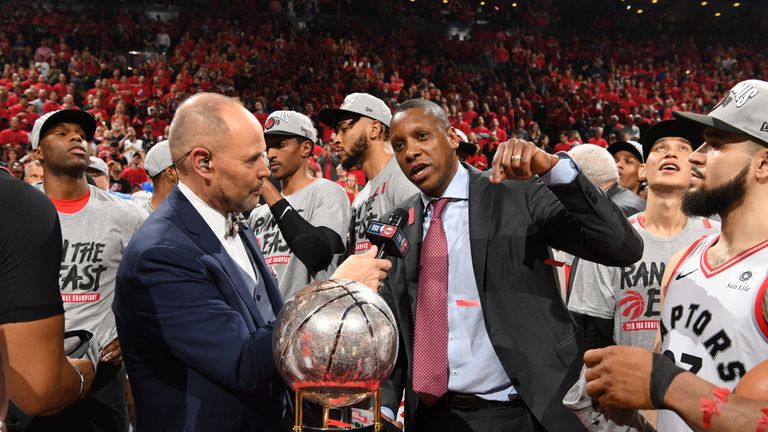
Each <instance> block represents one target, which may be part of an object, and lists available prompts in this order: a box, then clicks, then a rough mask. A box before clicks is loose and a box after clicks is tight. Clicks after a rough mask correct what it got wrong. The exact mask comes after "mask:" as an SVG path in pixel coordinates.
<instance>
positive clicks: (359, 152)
mask: <svg viewBox="0 0 768 432" xmlns="http://www.w3.org/2000/svg"><path fill="white" fill-rule="evenodd" d="M369 146H370V141H368V137H367V136H365V134H363V133H361V134H360V136H359V137H358V138H357V141H355V143H354V144H353V145H352V148H351V149H350V151H349V152H348V156H347V158H346V159H344V160H343V161H341V167H342V168H344V169H345V170H347V171H349V170H350V169H352V168H354V167H355V166H358V165H360V161H361V160H362V159H363V156H365V153H366V152H367V151H368V147H369Z"/></svg>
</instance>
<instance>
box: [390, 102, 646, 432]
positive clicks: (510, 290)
mask: <svg viewBox="0 0 768 432" xmlns="http://www.w3.org/2000/svg"><path fill="white" fill-rule="evenodd" d="M391 130H392V136H391V138H392V139H391V143H392V148H393V150H394V152H395V157H396V158H397V162H398V164H399V165H400V168H401V169H402V170H403V172H404V173H405V175H406V176H407V177H408V178H409V180H411V181H412V182H413V183H414V184H415V185H416V186H417V187H418V188H419V190H420V191H421V192H420V193H418V194H416V195H414V196H412V197H411V198H409V199H407V200H406V201H404V202H403V203H402V204H401V205H400V207H401V208H403V209H405V210H406V211H408V212H409V213H410V214H411V215H413V217H412V218H411V221H410V222H411V223H410V224H409V225H407V226H406V227H405V229H404V233H405V235H406V237H407V238H408V241H409V242H410V243H411V245H412V250H411V252H410V254H409V255H408V256H407V257H406V258H405V259H396V260H395V261H394V264H393V268H392V271H391V272H390V274H389V279H388V281H387V283H386V284H385V287H384V289H383V290H382V296H383V297H384V298H385V299H386V300H387V302H388V304H389V305H390V307H391V308H392V310H393V312H394V313H395V315H396V316H397V320H398V327H399V329H400V337H401V348H400V353H399V358H398V363H397V365H396V367H395V371H394V373H393V375H392V377H391V378H390V380H389V382H388V383H387V384H386V385H385V387H384V391H383V405H384V407H385V408H384V409H383V410H382V411H384V412H385V413H388V414H391V413H392V412H394V410H395V408H396V407H397V406H398V404H399V402H400V398H401V394H402V391H403V389H405V390H406V392H405V394H406V396H405V401H406V403H405V405H406V415H405V428H406V430H417V431H419V432H424V431H438V430H439V431H489V430H515V431H551V432H555V431H557V432H560V431H562V432H566V431H567V432H572V431H577V430H583V428H582V426H581V424H580V423H579V422H578V420H577V419H576V417H575V416H573V415H572V414H571V413H570V412H569V411H568V410H567V409H566V408H565V407H564V406H563V404H562V398H563V396H564V394H565V392H566V390H567V389H568V387H570V385H571V384H573V383H574V382H575V381H576V379H577V377H578V373H579V370H580V368H581V353H582V352H583V341H582V340H581V339H580V338H579V337H578V336H577V333H576V331H575V328H574V324H573V322H572V320H571V318H570V316H569V315H568V312H567V311H566V309H565V307H564V306H563V302H562V300H561V297H560V294H559V292H558V290H557V287H556V283H555V280H554V276H553V272H552V270H551V267H550V264H551V260H550V259H549V257H548V250H547V247H548V246H551V247H554V248H557V249H560V250H564V251H567V252H569V253H572V254H574V255H577V256H583V257H585V258H587V259H589V260H593V261H596V262H601V263H605V264H607V265H628V264H630V263H632V262H634V261H636V260H637V259H639V258H640V256H641V253H642V249H643V246H642V241H641V240H640V238H639V237H638V235H637V234H636V233H635V231H634V230H633V229H632V227H631V226H630V225H629V223H628V222H627V220H626V218H625V217H624V215H623V214H622V213H621V211H620V210H619V209H618V208H617V207H616V206H615V205H614V204H613V203H612V202H611V200H610V199H609V198H608V197H607V196H606V195H605V193H604V192H602V191H601V190H600V189H599V188H598V187H597V186H595V185H594V184H593V183H592V182H590V181H589V180H588V179H587V178H586V177H585V176H584V175H583V174H581V173H580V172H579V169H578V167H577V166H576V164H575V163H573V161H571V160H570V158H568V156H567V155H565V154H562V155H550V154H547V153H546V152H544V151H542V150H541V149H539V148H537V147H536V146H535V145H534V144H533V143H530V142H525V141H522V140H517V139H515V140H511V141H509V142H506V143H502V144H501V145H500V147H499V149H498V150H497V153H496V158H495V159H494V163H493V170H492V175H491V177H490V178H489V177H488V173H485V174H483V173H479V172H477V171H475V170H474V169H472V168H471V167H469V166H467V165H464V164H460V163H459V161H458V158H457V156H456V153H455V149H456V147H457V146H458V139H457V137H456V133H455V131H454V129H453V128H452V127H451V125H450V123H449V122H448V119H447V117H446V114H445V112H444V111H443V110H442V109H441V108H440V107H439V106H437V105H435V104H434V103H432V102H429V101H426V100H422V99H415V100H411V101H407V102H405V103H403V104H401V105H400V106H399V107H398V108H397V110H396V112H395V115H394V117H393V121H392V129H391ZM537 175H538V176H541V178H539V177H537ZM388 411H389V412H388Z"/></svg>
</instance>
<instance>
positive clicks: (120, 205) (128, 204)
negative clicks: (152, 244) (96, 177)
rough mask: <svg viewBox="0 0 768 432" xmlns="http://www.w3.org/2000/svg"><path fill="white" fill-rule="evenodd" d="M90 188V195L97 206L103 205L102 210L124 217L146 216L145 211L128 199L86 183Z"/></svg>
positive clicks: (140, 217)
mask: <svg viewBox="0 0 768 432" xmlns="http://www.w3.org/2000/svg"><path fill="white" fill-rule="evenodd" d="M88 187H89V188H90V189H91V196H92V197H93V199H94V202H96V203H97V205H99V206H102V205H103V206H104V209H103V211H104V212H113V213H117V214H119V215H123V216H125V217H133V218H137V219H141V220H144V219H146V218H147V212H146V211H145V210H144V209H143V208H141V207H140V206H139V205H138V204H137V203H136V202H134V201H133V200H130V199H122V198H120V197H118V196H116V195H113V194H111V193H109V192H107V191H103V190H101V189H99V188H97V187H96V186H92V185H88Z"/></svg>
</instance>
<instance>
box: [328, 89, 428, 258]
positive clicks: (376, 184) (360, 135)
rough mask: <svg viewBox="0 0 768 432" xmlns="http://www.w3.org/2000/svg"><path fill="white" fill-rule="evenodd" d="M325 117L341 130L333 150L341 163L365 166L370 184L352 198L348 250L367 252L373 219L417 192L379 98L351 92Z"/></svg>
mask: <svg viewBox="0 0 768 432" xmlns="http://www.w3.org/2000/svg"><path fill="white" fill-rule="evenodd" d="M318 116H319V118H320V121H322V122H323V123H324V124H326V125H329V126H331V127H333V128H334V129H336V139H335V140H334V147H335V148H334V151H336V153H337V154H338V155H339V157H340V158H341V165H342V167H343V168H344V169H345V170H347V171H349V170H350V169H353V168H354V167H360V168H362V170H363V171H364V172H365V176H366V177H368V183H367V184H366V185H365V187H364V188H363V190H361V191H360V193H358V194H357V197H355V200H354V201H353V202H352V217H351V220H350V232H349V238H348V240H347V241H348V245H347V254H346V255H350V254H355V253H362V252H365V251H367V250H368V249H370V247H371V243H370V242H369V241H368V240H367V239H366V237H365V231H366V229H367V228H368V225H369V224H370V223H371V221H373V220H377V219H378V218H379V217H380V216H381V215H384V214H386V213H388V212H389V211H390V210H391V209H393V208H394V207H395V206H396V205H397V204H398V203H400V202H401V201H403V200H404V199H405V198H408V197H410V196H412V195H414V194H415V193H416V192H418V189H417V188H416V186H414V185H413V183H411V182H410V181H408V179H407V178H406V177H405V175H404V174H403V172H402V171H401V170H400V167H399V166H398V165H397V161H396V160H395V157H394V153H393V151H392V147H391V146H390V144H389V122H390V120H392V112H391V111H390V110H389V107H387V105H386V104H385V103H384V101H382V100H381V99H378V98H376V97H373V96H371V95H369V94H367V93H352V94H350V95H348V96H347V97H346V98H345V99H344V102H343V103H342V104H341V107H339V108H338V109H330V108H327V109H324V110H322V111H320V113H319V114H318Z"/></svg>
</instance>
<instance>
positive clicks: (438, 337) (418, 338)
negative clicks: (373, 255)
mask: <svg viewBox="0 0 768 432" xmlns="http://www.w3.org/2000/svg"><path fill="white" fill-rule="evenodd" d="M447 204H448V199H447V198H440V199H437V200H434V201H431V202H430V203H429V207H430V208H431V210H432V219H431V221H430V223H429V229H428V230H427V235H426V236H425V237H424V244H423V245H422V247H421V257H420V262H419V291H418V294H417V296H416V329H415V331H414V339H413V390H414V391H415V392H416V393H417V394H418V395H419V397H420V398H421V400H422V401H424V403H426V404H427V405H429V406H432V404H434V403H435V402H437V400H438V399H440V398H441V397H442V396H443V395H444V394H445V393H446V392H447V391H448V240H447V239H446V237H445V230H444V229H443V220H442V214H443V210H445V206H446V205H447Z"/></svg>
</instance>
